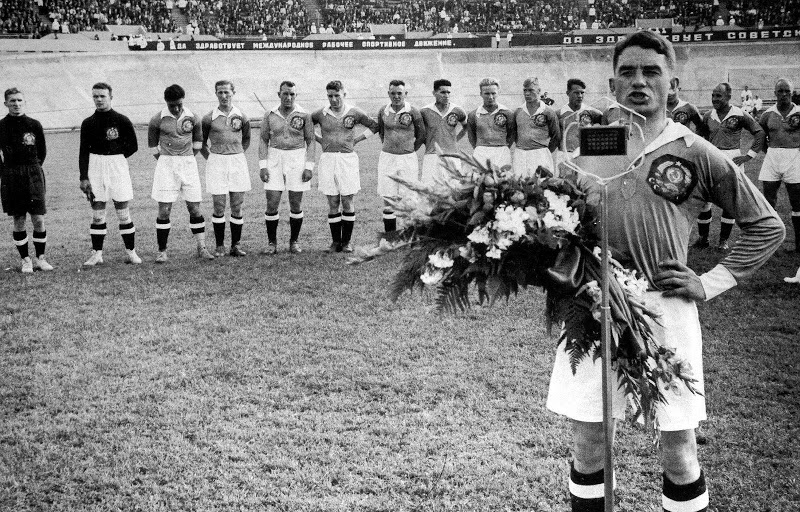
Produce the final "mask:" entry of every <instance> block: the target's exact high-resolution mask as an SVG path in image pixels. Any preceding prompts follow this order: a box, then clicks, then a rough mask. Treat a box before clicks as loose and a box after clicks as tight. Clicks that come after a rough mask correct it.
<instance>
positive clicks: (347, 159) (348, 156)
mask: <svg viewBox="0 0 800 512" xmlns="http://www.w3.org/2000/svg"><path fill="white" fill-rule="evenodd" d="M317 177H318V178H319V183H318V184H317V188H318V189H319V191H320V192H322V193H323V194H325V195H326V196H338V195H342V196H350V195H353V194H355V193H357V192H358V191H359V190H361V176H360V175H359V171H358V154H356V153H322V155H320V157H319V163H318V164H317Z"/></svg>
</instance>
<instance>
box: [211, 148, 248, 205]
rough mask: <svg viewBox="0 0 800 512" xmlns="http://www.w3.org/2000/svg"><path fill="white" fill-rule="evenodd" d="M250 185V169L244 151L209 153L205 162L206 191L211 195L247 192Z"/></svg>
mask: <svg viewBox="0 0 800 512" xmlns="http://www.w3.org/2000/svg"><path fill="white" fill-rule="evenodd" d="M251 188H252V186H251V185H250V171H249V170H248V168H247V158H245V156H244V153H234V154H232V155H220V154H217V153H211V154H209V155H208V162H207V163H206V191H207V192H208V193H209V194H212V195H222V194H227V193H229V192H247V191H248V190H250V189H251Z"/></svg>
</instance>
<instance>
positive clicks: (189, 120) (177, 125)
mask: <svg viewBox="0 0 800 512" xmlns="http://www.w3.org/2000/svg"><path fill="white" fill-rule="evenodd" d="M147 145H148V146H149V147H150V148H158V152H159V153H160V154H162V155H168V156H192V155H194V150H195V149H200V148H201V147H202V146H203V127H202V126H201V124H200V119H198V118H197V116H196V115H194V113H193V112H192V111H191V110H189V109H188V108H186V107H184V108H183V112H182V113H181V115H180V117H178V118H177V119H176V118H175V116H174V115H172V112H170V111H169V109H168V108H165V109H163V110H162V111H161V112H159V113H158V114H156V115H154V116H153V118H152V119H150V124H149V125H148V127H147Z"/></svg>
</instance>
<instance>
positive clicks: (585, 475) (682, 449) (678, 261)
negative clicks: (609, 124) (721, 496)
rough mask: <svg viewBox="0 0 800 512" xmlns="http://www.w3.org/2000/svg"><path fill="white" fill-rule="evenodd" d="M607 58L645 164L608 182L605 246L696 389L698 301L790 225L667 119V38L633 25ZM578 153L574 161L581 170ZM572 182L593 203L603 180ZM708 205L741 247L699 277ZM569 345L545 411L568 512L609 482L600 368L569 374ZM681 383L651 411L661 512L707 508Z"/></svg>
mask: <svg viewBox="0 0 800 512" xmlns="http://www.w3.org/2000/svg"><path fill="white" fill-rule="evenodd" d="M612 62H613V70H614V77H613V79H612V81H611V90H612V92H613V94H614V95H615V97H616V101H617V102H619V103H620V104H621V105H623V106H624V107H626V108H628V109H632V110H634V111H635V112H636V113H637V114H639V115H640V116H643V120H644V122H643V123H642V126H641V128H642V131H643V135H644V145H645V148H646V149H645V151H644V154H643V158H644V160H643V164H642V167H641V168H640V169H638V170H636V171H634V172H633V173H631V174H629V175H628V176H627V177H626V179H625V180H621V179H620V180H613V181H611V182H610V183H609V184H608V202H607V205H606V206H607V208H608V215H609V219H608V220H609V226H611V228H610V229H609V238H608V241H609V244H610V247H611V252H612V254H614V257H615V258H618V259H619V261H620V262H621V263H622V264H623V265H625V266H628V268H633V269H635V270H637V271H639V272H641V273H642V275H643V276H644V277H645V278H646V279H647V280H648V281H649V284H650V286H649V289H650V291H648V292H646V297H644V300H645V301H646V303H647V304H648V305H649V306H650V307H653V308H655V309H657V310H659V311H661V313H662V315H661V316H660V318H659V319H658V324H659V325H658V328H656V329H655V330H654V332H655V333H656V336H657V341H658V342H659V343H660V344H661V345H663V346H667V347H670V348H672V349H673V350H675V354H676V357H678V358H679V359H682V360H684V361H686V363H687V364H689V365H691V367H692V370H693V377H694V378H696V379H697V382H696V384H695V385H696V387H697V388H698V389H699V390H700V391H701V392H702V390H703V370H702V368H703V364H702V363H703V359H702V348H703V346H702V345H703V342H702V333H701V328H700V320H699V317H698V314H697V307H696V302H698V301H705V300H710V299H712V298H714V297H715V296H717V295H719V294H720V293H722V292H724V291H726V290H728V289H730V288H731V287H733V286H736V285H737V283H739V282H740V281H741V280H742V279H743V278H746V277H748V276H751V275H752V274H753V273H754V272H755V271H756V269H758V268H759V267H760V266H761V265H763V264H764V263H765V262H766V261H767V260H768V259H769V257H770V256H771V255H772V253H773V252H774V251H775V249H776V248H777V247H778V246H779V245H780V243H781V241H782V240H783V237H784V235H785V229H784V226H783V223H782V222H781V220H780V218H779V217H778V215H777V214H776V213H775V210H773V209H772V207H770V205H769V203H767V201H766V199H764V197H763V196H762V195H761V193H760V192H759V191H758V190H757V189H756V187H755V186H754V185H753V184H752V183H751V182H750V180H749V179H747V177H746V176H745V175H744V173H743V172H741V171H740V170H739V169H738V168H737V167H736V166H735V165H734V164H733V163H732V162H731V160H730V159H729V158H726V157H725V156H724V155H723V154H722V152H721V151H720V150H718V149H716V148H715V147H713V145H712V144H709V143H708V142H707V141H705V140H703V139H702V138H700V137H698V136H697V135H695V134H693V133H692V132H691V131H690V130H689V129H687V128H686V127H685V126H682V125H679V124H677V123H674V122H672V121H670V120H669V119H667V118H666V102H667V94H668V91H669V89H670V87H671V84H670V82H671V80H672V78H673V73H674V69H675V50H674V49H673V47H672V44H671V43H669V42H668V41H667V40H666V39H664V38H663V37H662V36H659V35H657V34H655V33H653V32H651V31H649V30H642V31H639V32H635V33H633V34H631V35H629V36H627V37H626V38H625V39H624V40H622V41H620V42H619V43H617V45H616V46H615V48H614V54H613V60H612ZM634 122H637V121H635V120H634ZM583 158H584V157H578V158H576V163H577V164H578V165H579V166H580V165H581V164H582V159H583ZM579 179H580V180H581V181H582V182H583V183H584V184H585V186H587V187H588V188H589V197H588V199H589V201H591V202H592V203H596V201H597V200H598V198H599V196H600V185H598V184H597V182H596V181H595V180H593V179H589V178H587V177H583V176H581V177H580V178H579ZM632 182H633V185H635V186H633V187H631V186H630V185H631V183H632ZM707 201H713V202H714V203H715V204H718V205H719V206H721V207H724V208H725V209H727V210H729V211H732V212H736V215H737V221H738V222H739V224H740V225H741V226H742V233H741V237H740V239H741V243H739V244H736V246H734V248H733V250H732V251H731V253H730V254H728V255H726V256H725V257H724V258H723V259H722V261H721V262H720V263H719V264H718V265H716V266H715V267H714V268H712V269H711V270H709V271H708V272H706V273H705V274H703V275H700V276H698V275H697V274H695V272H694V271H693V270H692V269H691V268H689V267H688V266H686V258H687V253H688V245H689V237H690V234H691V228H692V224H691V218H692V217H693V216H694V215H696V212H698V211H699V209H700V208H701V207H702V205H703V204H704V203H705V202H707ZM654 234H657V236H654ZM564 343H565V342H563V341H562V342H561V343H560V344H559V348H558V351H557V353H556V361H555V365H554V368H553V374H552V377H551V380H550V387H549V391H548V398H547V407H548V408H549V409H550V410H552V411H554V412H556V413H558V414H562V415H564V416H566V417H568V418H570V419H571V421H572V432H573V450H572V455H573V457H572V467H571V470H570V477H569V491H570V495H571V502H572V510H573V511H575V512H602V511H603V509H604V499H603V497H604V485H603V484H604V481H605V479H606V478H609V479H612V482H613V478H614V475H613V474H611V475H606V474H605V470H604V444H605V443H604V438H605V430H604V428H603V423H602V419H603V405H602V404H603V400H602V394H603V392H602V363H601V361H600V360H599V359H598V360H593V359H591V358H586V359H584V360H582V361H581V362H580V364H578V366H577V368H575V371H574V372H573V368H572V367H571V365H570V360H569V359H570V357H569V354H567V352H566V350H565V349H564ZM613 380H614V377H613V376H612V383H613ZM679 386H680V388H679V389H674V390H673V389H669V390H665V391H664V393H665V398H666V402H665V403H660V404H657V406H656V410H655V412H656V421H657V423H656V425H657V427H658V429H659V431H660V452H661V453H660V459H661V466H662V468H663V487H662V498H661V503H662V506H663V510H664V511H665V512H701V511H706V510H710V500H709V493H708V490H707V488H706V481H705V476H704V474H703V471H702V468H701V466H700V462H699V460H698V455H697V443H696V438H695V429H696V428H697V426H698V425H699V423H700V422H701V421H704V420H705V419H706V404H705V397H704V396H703V395H701V394H694V393H691V392H690V391H689V390H687V389H686V388H685V387H684V386H682V385H679ZM626 407H627V400H626V398H625V396H624V393H623V391H622V389H621V388H620V387H617V386H616V385H615V386H614V394H613V411H612V412H613V417H614V418H616V419H623V418H624V415H625V409H626Z"/></svg>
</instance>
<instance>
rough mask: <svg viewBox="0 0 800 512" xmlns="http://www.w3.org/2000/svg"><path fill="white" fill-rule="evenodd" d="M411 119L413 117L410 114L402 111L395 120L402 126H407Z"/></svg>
mask: <svg viewBox="0 0 800 512" xmlns="http://www.w3.org/2000/svg"><path fill="white" fill-rule="evenodd" d="M413 120H414V119H413V118H412V117H411V114H409V113H408V112H403V113H402V114H400V118H399V119H398V120H397V122H398V123H400V124H401V125H403V126H409V125H410V124H411V121H413Z"/></svg>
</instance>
